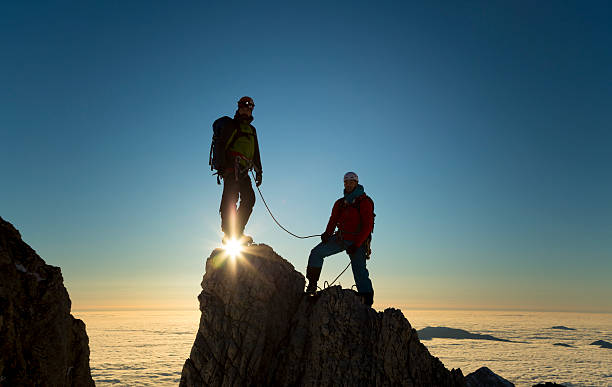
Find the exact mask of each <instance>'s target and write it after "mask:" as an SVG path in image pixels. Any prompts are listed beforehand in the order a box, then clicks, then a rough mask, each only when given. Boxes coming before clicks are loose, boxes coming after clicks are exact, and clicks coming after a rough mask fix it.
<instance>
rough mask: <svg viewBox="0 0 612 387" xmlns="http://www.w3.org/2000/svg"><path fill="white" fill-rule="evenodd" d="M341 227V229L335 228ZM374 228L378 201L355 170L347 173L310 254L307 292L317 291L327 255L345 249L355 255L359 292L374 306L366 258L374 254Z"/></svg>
mask: <svg viewBox="0 0 612 387" xmlns="http://www.w3.org/2000/svg"><path fill="white" fill-rule="evenodd" d="M336 227H337V228H338V231H337V232H334V231H335V230H336ZM373 229H374V202H373V201H372V199H371V198H370V197H369V196H368V195H366V194H365V192H364V190H363V186H362V185H361V184H359V177H358V176H357V174H356V173H354V172H347V173H346V174H345V175H344V196H343V197H341V198H340V199H338V200H336V202H335V203H334V207H333V209H332V213H331V216H330V218H329V222H328V223H327V228H326V229H325V232H324V233H323V234H322V235H321V243H319V244H318V245H317V246H316V247H315V248H314V249H312V251H311V252H310V256H309V257H308V267H307V268H306V278H307V279H308V287H307V288H306V293H308V294H314V293H315V292H316V291H317V281H318V280H319V276H320V274H321V268H322V267H323V259H324V258H325V257H329V256H330V255H333V254H337V253H339V252H341V251H345V250H346V252H347V253H348V255H349V257H350V258H351V268H352V269H353V277H354V278H355V283H356V284H357V292H358V294H359V295H360V296H361V298H362V299H363V301H364V303H365V304H366V305H368V306H372V303H373V301H374V289H373V288H372V281H370V278H369V273H368V269H367V268H366V259H367V258H368V257H369V254H370V241H371V238H372V237H371V234H372V231H373Z"/></svg>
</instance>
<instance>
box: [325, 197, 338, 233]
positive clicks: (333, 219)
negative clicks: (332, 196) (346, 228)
mask: <svg viewBox="0 0 612 387" xmlns="http://www.w3.org/2000/svg"><path fill="white" fill-rule="evenodd" d="M339 217H340V200H336V202H335V203H334V207H333V208H332V213H331V216H330V217H329V221H328V222H327V227H326V228H325V233H326V234H328V235H332V234H333V233H334V231H336V224H337V223H338V218H339Z"/></svg>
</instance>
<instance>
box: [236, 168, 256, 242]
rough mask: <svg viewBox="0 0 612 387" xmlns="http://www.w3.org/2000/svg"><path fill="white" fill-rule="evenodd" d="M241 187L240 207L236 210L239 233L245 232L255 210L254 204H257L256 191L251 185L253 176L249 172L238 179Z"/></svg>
mask: <svg viewBox="0 0 612 387" xmlns="http://www.w3.org/2000/svg"><path fill="white" fill-rule="evenodd" d="M238 183H239V189H240V207H239V208H238V211H237V212H236V218H237V221H236V231H237V232H238V234H237V235H239V236H240V235H242V234H243V233H244V228H245V227H246V224H247V222H248V221H249V217H250V216H251V213H252V212H253V206H254V205H255V192H253V186H252V185H251V178H250V176H249V175H248V174H247V175H245V176H243V177H241V178H240V179H239V180H238Z"/></svg>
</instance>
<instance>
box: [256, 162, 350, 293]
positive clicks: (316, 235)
mask: <svg viewBox="0 0 612 387" xmlns="http://www.w3.org/2000/svg"><path fill="white" fill-rule="evenodd" d="M250 172H251V176H253V180H255V174H254V173H253V170H252V169H251V170H250ZM255 188H257V191H258V192H259V197H261V201H262V202H263V204H264V205H265V206H266V209H267V210H268V213H269V214H270V216H271V217H272V219H273V220H274V222H276V224H277V225H278V227H280V228H282V229H283V230H284V231H285V232H286V233H288V234H291V235H293V236H294V237H296V238H299V239H307V238H314V237H318V236H321V234H314V235H307V236H299V235H296V234H294V233H292V232H291V231H289V230H287V229H286V228H285V227H283V225H282V224H280V223H279V221H278V220H276V218H275V217H274V214H272V211H271V210H270V207H268V203H266V199H264V197H263V194H262V193H261V190H260V189H259V187H258V186H257V184H255ZM349 266H351V262H350V259H349V263H348V265H346V267H345V268H344V270H342V273H340V274H338V276H337V277H336V278H335V279H334V280H333V281H332V282H331V284H328V283H327V281H325V282H324V283H323V289H327V288H328V287H330V286H332V285H333V284H334V283H336V281H337V280H338V278H340V276H342V274H344V272H345V271H346V270H347V269H348V268H349ZM319 289H321V288H319ZM323 289H321V290H323Z"/></svg>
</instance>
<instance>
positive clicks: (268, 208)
mask: <svg viewBox="0 0 612 387" xmlns="http://www.w3.org/2000/svg"><path fill="white" fill-rule="evenodd" d="M251 175H253V180H255V175H254V174H253V170H251ZM255 187H256V188H257V191H258V192H259V196H260V197H261V200H262V201H263V204H264V205H265V206H266V209H267V210H268V212H269V213H270V216H271V217H272V219H274V221H275V222H276V224H278V227H280V228H282V229H283V230H285V232H287V233H288V234H291V235H293V236H294V237H296V238H299V239H306V238H314V237H318V236H321V234H314V235H307V236H299V235H296V234H294V233H292V232H291V231H289V230H287V229H286V228H285V227H283V225H282V224H280V223H279V222H278V220H276V218H275V217H274V215H273V214H272V211H270V207H268V203H266V199H264V197H263V194H262V193H261V190H260V189H259V187H257V184H255Z"/></svg>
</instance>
